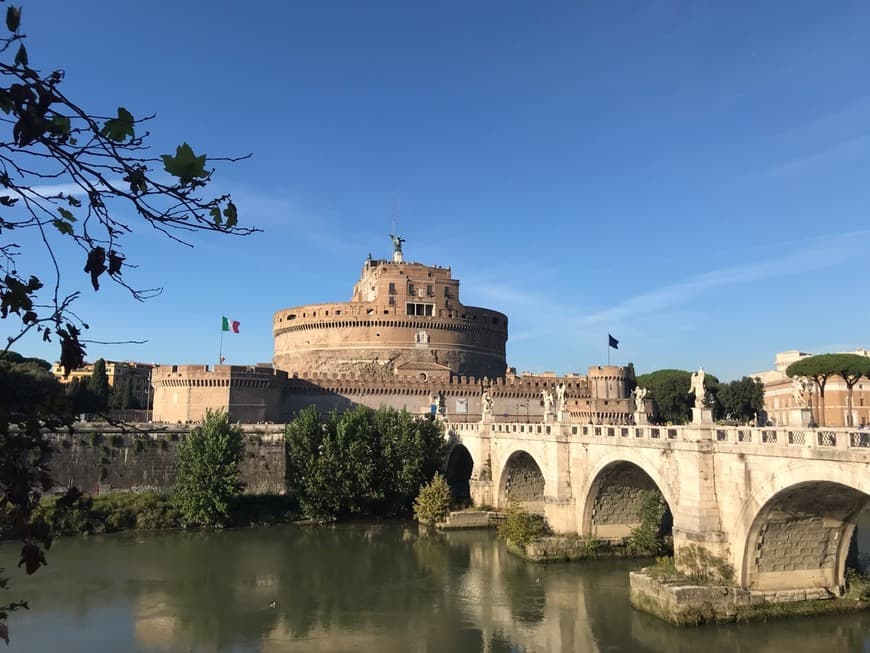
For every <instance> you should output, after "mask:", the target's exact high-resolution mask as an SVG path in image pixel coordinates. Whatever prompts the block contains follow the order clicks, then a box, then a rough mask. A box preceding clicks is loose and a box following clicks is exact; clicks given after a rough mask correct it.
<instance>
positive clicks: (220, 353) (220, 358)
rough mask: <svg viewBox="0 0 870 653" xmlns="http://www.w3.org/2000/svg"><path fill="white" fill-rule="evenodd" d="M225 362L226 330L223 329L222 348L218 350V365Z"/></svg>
mask: <svg viewBox="0 0 870 653" xmlns="http://www.w3.org/2000/svg"><path fill="white" fill-rule="evenodd" d="M223 362H224V330H223V328H221V346H220V349H219V350H218V365H220V364H221V363H223Z"/></svg>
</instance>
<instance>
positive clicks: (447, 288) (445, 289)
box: [444, 286, 450, 299]
mask: <svg viewBox="0 0 870 653" xmlns="http://www.w3.org/2000/svg"><path fill="white" fill-rule="evenodd" d="M444 297H446V298H447V299H450V286H444Z"/></svg>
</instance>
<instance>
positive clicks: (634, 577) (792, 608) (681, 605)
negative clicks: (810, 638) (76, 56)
mask: <svg viewBox="0 0 870 653" xmlns="http://www.w3.org/2000/svg"><path fill="white" fill-rule="evenodd" d="M849 581H850V582H849V584H848V585H847V588H846V591H845V593H843V594H842V595H841V596H836V595H833V594H831V593H830V592H829V591H828V590H826V589H824V588H811V589H806V590H788V591H780V592H764V591H752V590H745V589H742V588H740V587H735V586H732V585H724V584H719V585H716V584H707V585H705V584H698V583H693V582H691V580H689V579H686V578H682V577H678V576H675V577H661V576H659V575H658V574H657V573H656V571H655V570H654V569H652V568H645V569H641V570H640V571H633V572H631V573H630V574H629V588H630V593H629V600H630V602H631V606H632V607H633V608H635V609H636V610H640V611H642V612H646V613H649V614H651V615H653V616H656V617H658V618H659V619H662V620H663V621H666V622H668V623H670V624H673V625H675V626H699V625H701V624H706V623H730V622H751V621H767V620H770V619H778V618H783V617H806V616H815V615H826V614H844V613H850V612H860V611H865V610H868V609H870V578H868V577H866V576H865V577H859V576H852V578H851V579H849Z"/></svg>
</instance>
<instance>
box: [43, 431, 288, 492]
mask: <svg viewBox="0 0 870 653" xmlns="http://www.w3.org/2000/svg"><path fill="white" fill-rule="evenodd" d="M240 428H241V429H242V433H243V434H244V439H245V456H244V458H243V460H242V462H241V465H240V472H241V480H242V483H244V492H245V493H246V494H283V493H284V491H285V473H286V458H285V453H284V427H283V425H257V424H253V425H245V426H242V427H240ZM188 431H189V428H188V427H185V426H177V427H173V428H171V429H161V428H160V427H155V426H154V425H138V427H132V426H131V428H128V429H126V430H122V429H120V428H118V427H113V426H109V425H97V424H83V425H76V432H75V433H74V434H73V435H69V434H52V435H51V436H50V438H51V440H52V444H53V453H52V455H51V457H50V459H49V470H50V474H51V478H52V479H53V480H54V482H55V490H56V491H61V490H62V489H64V488H67V487H71V486H75V487H77V488H79V489H80V490H82V491H83V492H86V493H88V494H92V495H96V494H100V493H105V492H108V491H112V490H122V491H131V492H144V491H149V490H153V491H160V492H165V491H168V490H169V489H170V488H171V487H172V486H173V485H174V484H175V475H176V467H175V457H176V449H177V447H178V442H179V441H180V440H181V439H182V438H183V437H185V435H186V434H187V432H188Z"/></svg>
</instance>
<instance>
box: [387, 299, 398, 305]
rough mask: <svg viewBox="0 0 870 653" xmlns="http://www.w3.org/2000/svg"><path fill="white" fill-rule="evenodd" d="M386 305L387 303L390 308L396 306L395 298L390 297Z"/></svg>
mask: <svg viewBox="0 0 870 653" xmlns="http://www.w3.org/2000/svg"><path fill="white" fill-rule="evenodd" d="M388 303H389V305H390V306H395V305H396V298H395V297H390V298H389V299H388Z"/></svg>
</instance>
